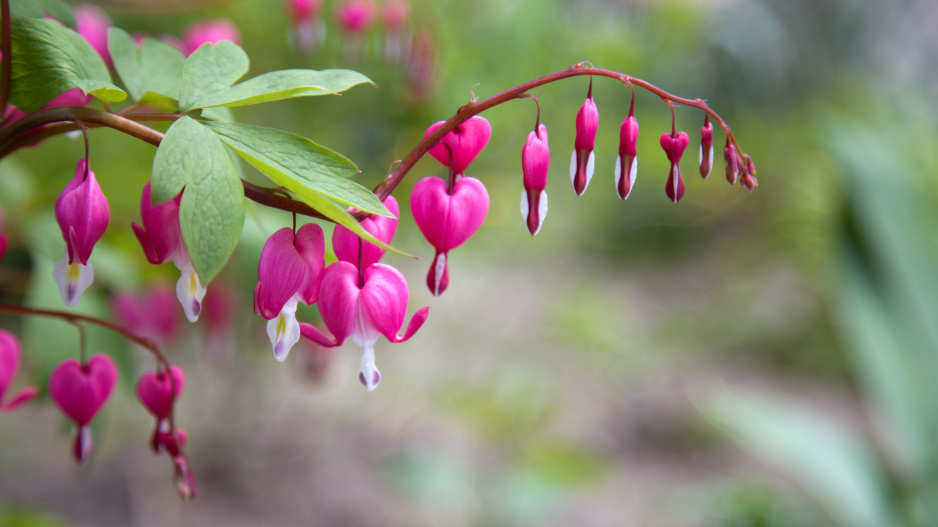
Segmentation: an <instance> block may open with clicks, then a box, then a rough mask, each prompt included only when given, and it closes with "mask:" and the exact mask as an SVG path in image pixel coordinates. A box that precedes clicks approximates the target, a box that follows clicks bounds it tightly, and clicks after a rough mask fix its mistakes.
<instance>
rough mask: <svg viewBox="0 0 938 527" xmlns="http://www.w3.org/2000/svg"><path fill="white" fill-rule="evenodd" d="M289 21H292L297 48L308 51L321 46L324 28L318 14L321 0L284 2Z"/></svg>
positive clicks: (289, 0)
mask: <svg viewBox="0 0 938 527" xmlns="http://www.w3.org/2000/svg"><path fill="white" fill-rule="evenodd" d="M285 3H286V5H287V11H289V13H290V19H291V20H292V21H293V31H294V38H295V40H296V44H297V47H298V48H299V49H301V50H303V51H308V50H310V49H313V48H317V47H319V46H320V45H322V41H323V37H324V35H325V26H324V25H323V23H322V18H321V17H320V16H319V12H320V11H321V10H322V0H285Z"/></svg>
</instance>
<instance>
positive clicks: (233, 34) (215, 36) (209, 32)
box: [182, 18, 241, 55]
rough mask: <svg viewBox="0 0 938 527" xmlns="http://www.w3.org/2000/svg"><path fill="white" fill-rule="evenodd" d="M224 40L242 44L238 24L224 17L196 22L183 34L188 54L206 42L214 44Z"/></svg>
mask: <svg viewBox="0 0 938 527" xmlns="http://www.w3.org/2000/svg"><path fill="white" fill-rule="evenodd" d="M222 40H230V41H231V42H234V43H235V44H238V45H239V46H240V45H241V32H240V31H238V26H236V25H234V22H232V21H231V20H226V19H224V18H219V19H216V20H204V21H201V22H196V23H194V24H192V25H191V26H189V28H188V29H186V32H185V34H184V35H183V36H182V41H183V42H184V43H185V45H186V55H191V54H192V52H193V51H195V50H197V49H199V46H201V45H202V44H205V43H206V42H208V43H211V44H212V45H214V44H215V43H216V42H220V41H222Z"/></svg>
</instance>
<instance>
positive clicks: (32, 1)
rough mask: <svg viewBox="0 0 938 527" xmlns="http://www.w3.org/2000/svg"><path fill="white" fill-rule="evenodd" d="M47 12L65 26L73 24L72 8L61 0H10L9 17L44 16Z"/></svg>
mask: <svg viewBox="0 0 938 527" xmlns="http://www.w3.org/2000/svg"><path fill="white" fill-rule="evenodd" d="M46 14H49V15H50V16H52V17H53V18H55V19H56V20H58V21H59V22H61V23H63V24H65V25H66V26H74V25H75V15H73V14H72V8H71V7H69V6H68V4H66V3H65V2H63V1H62V0H11V1H10V19H11V20H12V19H14V18H45V16H46Z"/></svg>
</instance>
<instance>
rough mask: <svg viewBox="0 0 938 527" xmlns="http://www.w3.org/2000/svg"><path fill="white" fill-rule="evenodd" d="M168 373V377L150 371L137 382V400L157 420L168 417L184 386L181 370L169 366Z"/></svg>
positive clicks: (184, 377) (161, 371) (183, 376)
mask: <svg viewBox="0 0 938 527" xmlns="http://www.w3.org/2000/svg"><path fill="white" fill-rule="evenodd" d="M169 371H170V375H167V374H166V372H165V371H164V370H160V371H158V372H153V371H150V372H147V373H144V374H143V376H142V377H140V380H138V381H137V399H139V400H140V403H141V404H143V406H145V407H146V409H147V411H149V412H150V413H151V414H153V416H154V417H156V418H157V419H158V420H162V419H166V418H167V417H169V413H170V412H171V411H172V409H173V403H174V402H175V400H176V399H177V398H178V397H179V394H180V393H182V389H183V387H184V386H185V384H186V374H185V373H184V372H183V371H182V368H179V367H177V366H170V367H169ZM170 377H172V378H170Z"/></svg>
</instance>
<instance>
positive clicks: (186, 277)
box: [131, 181, 205, 322]
mask: <svg viewBox="0 0 938 527" xmlns="http://www.w3.org/2000/svg"><path fill="white" fill-rule="evenodd" d="M181 201H182V192H180V193H179V194H177V195H176V197H175V198H173V199H171V200H169V201H167V202H166V203H161V204H159V205H154V204H153V202H152V201H151V195H150V182H149V181H148V182H147V184H146V185H144V187H143V193H142V194H141V195H140V217H141V218H142V220H143V222H142V223H143V227H141V226H139V225H137V224H136V223H132V224H131V226H132V227H133V231H134V234H135V235H136V236H137V240H139V241H140V245H141V246H142V247H143V252H144V254H146V257H147V260H148V261H149V262H150V263H152V264H161V263H163V262H166V261H170V260H171V261H172V262H173V264H174V265H175V266H176V268H177V269H179V270H180V272H181V276H180V277H179V281H177V282H176V298H177V299H179V303H180V305H182V309H183V312H185V314H186V318H187V319H188V320H189V322H195V321H196V320H198V319H199V313H201V312H202V298H203V297H204V296H205V286H203V285H202V282H201V281H200V280H199V276H198V275H197V274H196V272H195V268H194V267H193V266H192V260H190V259H189V251H187V250H186V246H185V244H184V243H183V241H182V231H181V229H180V227H179V204H180V202H181Z"/></svg>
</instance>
